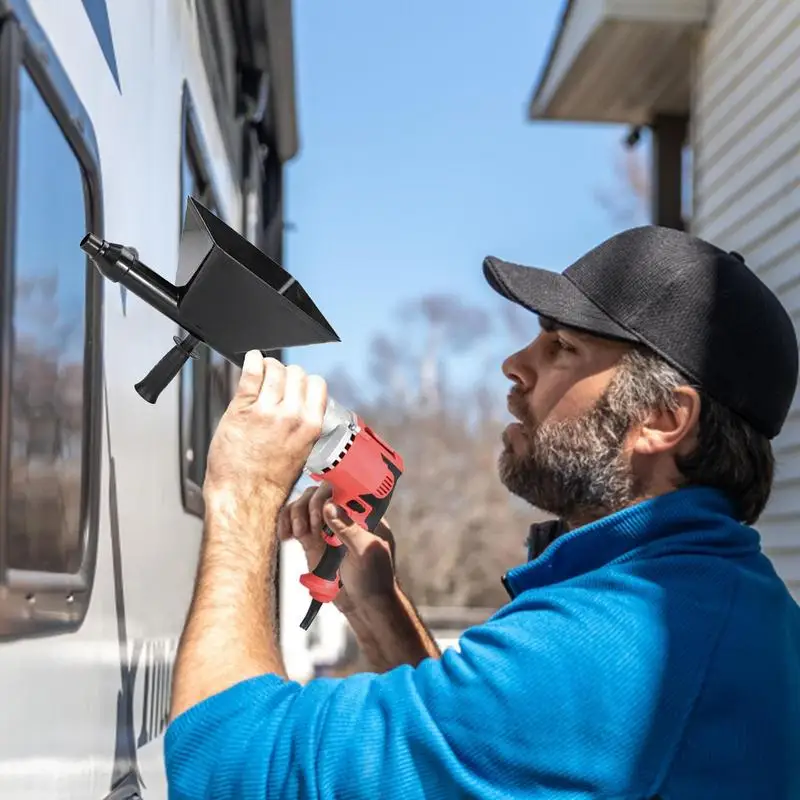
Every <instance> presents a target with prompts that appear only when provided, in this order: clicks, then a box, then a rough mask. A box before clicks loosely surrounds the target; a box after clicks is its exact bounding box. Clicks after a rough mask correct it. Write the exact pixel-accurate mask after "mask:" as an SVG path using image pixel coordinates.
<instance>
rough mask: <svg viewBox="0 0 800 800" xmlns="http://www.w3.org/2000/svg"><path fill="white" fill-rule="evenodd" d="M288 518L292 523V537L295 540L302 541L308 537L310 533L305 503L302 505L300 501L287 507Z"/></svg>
mask: <svg viewBox="0 0 800 800" xmlns="http://www.w3.org/2000/svg"><path fill="white" fill-rule="evenodd" d="M304 494H305V492H304ZM301 499H302V498H301ZM289 517H290V518H291V521H292V535H293V536H294V538H295V539H298V540H302V539H304V538H306V537H308V536H310V534H311V533H312V531H311V526H310V524H309V518H308V504H307V503H303V502H301V501H300V500H297V501H295V502H294V503H292V505H291V506H289Z"/></svg>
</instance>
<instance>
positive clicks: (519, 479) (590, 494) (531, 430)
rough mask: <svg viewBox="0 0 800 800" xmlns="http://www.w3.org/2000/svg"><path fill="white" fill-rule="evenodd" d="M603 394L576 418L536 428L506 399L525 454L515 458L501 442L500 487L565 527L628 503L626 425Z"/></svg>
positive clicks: (632, 489) (632, 492) (633, 489)
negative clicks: (523, 441)
mask: <svg viewBox="0 0 800 800" xmlns="http://www.w3.org/2000/svg"><path fill="white" fill-rule="evenodd" d="M609 391H613V389H612V387H609V390H607V391H606V392H605V393H604V394H603V396H602V397H601V398H600V399H599V400H598V401H597V403H595V405H594V406H593V407H592V408H591V409H590V410H589V411H588V412H587V413H585V414H583V415H582V416H580V417H576V418H574V419H570V420H563V421H559V422H544V423H543V424H541V425H537V424H536V422H535V420H533V419H531V416H530V413H529V412H528V408H527V406H526V405H524V404H523V403H522V402H521V400H520V399H519V398H518V397H516V396H515V395H514V394H513V393H512V396H511V400H510V402H511V404H512V407H513V410H514V411H515V412H516V413H517V416H518V417H520V418H521V420H522V425H523V428H522V429H521V431H520V432H521V433H522V435H523V436H524V437H525V438H526V439H527V448H526V449H525V452H524V453H516V452H515V451H514V449H513V447H512V444H511V442H510V441H509V440H507V439H505V437H504V440H505V448H504V450H503V452H502V454H501V455H500V460H499V471H500V480H501V481H502V482H503V484H504V485H505V487H506V488H507V489H508V490H509V491H510V492H512V493H513V494H515V495H518V496H519V497H521V498H522V499H523V500H526V501H527V502H529V503H530V504H531V505H533V506H535V507H536V508H539V509H541V510H542V511H546V512H549V513H551V514H554V515H556V516H557V517H559V518H560V519H563V520H567V521H571V520H586V519H587V518H588V519H594V518H598V517H601V516H605V515H607V514H611V513H613V512H615V511H619V510H620V509H622V508H625V507H626V506H628V505H630V504H631V503H633V502H634V501H635V498H636V496H637V494H638V493H639V486H638V481H637V480H636V479H635V477H634V475H633V473H632V470H631V466H630V463H629V461H628V459H627V458H626V456H625V453H624V445H625V436H626V434H627V432H628V430H629V429H630V425H631V422H632V419H631V415H630V414H624V413H622V412H620V411H619V410H617V409H615V408H614V407H612V405H611V403H610V402H609Z"/></svg>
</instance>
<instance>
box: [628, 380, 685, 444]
mask: <svg viewBox="0 0 800 800" xmlns="http://www.w3.org/2000/svg"><path fill="white" fill-rule="evenodd" d="M673 394H674V399H675V407H674V408H672V409H659V410H656V411H652V412H651V413H650V414H649V416H648V417H647V418H646V419H645V421H644V422H643V423H641V424H640V426H639V430H638V435H637V436H636V438H635V440H634V442H633V452H634V453H636V454H638V455H657V454H659V453H667V452H670V451H671V452H674V453H675V455H685V454H687V453H689V452H691V450H692V449H693V448H694V446H695V442H696V438H697V424H698V421H699V419H700V403H701V400H700V395H699V394H698V392H697V390H696V389H693V388H692V387H691V386H679V387H678V388H677V389H675V391H674V393H673Z"/></svg>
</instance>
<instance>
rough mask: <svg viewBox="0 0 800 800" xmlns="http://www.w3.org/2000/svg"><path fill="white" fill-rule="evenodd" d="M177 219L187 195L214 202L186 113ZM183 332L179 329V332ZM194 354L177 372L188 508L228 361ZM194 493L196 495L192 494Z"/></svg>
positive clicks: (222, 403) (221, 401)
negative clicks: (178, 374)
mask: <svg viewBox="0 0 800 800" xmlns="http://www.w3.org/2000/svg"><path fill="white" fill-rule="evenodd" d="M180 176H181V190H180V203H181V205H180V219H181V226H182V225H183V216H184V213H185V211H186V198H187V196H189V195H190V196H192V197H194V198H195V199H196V200H198V201H199V202H200V203H202V204H203V205H204V206H205V207H206V208H208V209H209V210H211V211H212V212H213V213H217V204H216V202H215V199H214V193H213V191H212V188H211V185H210V183H209V181H208V179H207V176H206V174H205V172H204V170H203V168H202V162H201V159H200V157H199V152H198V147H197V138H196V132H195V130H194V128H193V126H192V124H191V118H190V117H189V115H188V114H187V117H186V119H185V136H184V142H183V147H182V152H181V169H180ZM185 335H186V332H185V331H181V336H185ZM196 352H197V358H193V359H190V360H189V361H188V362H187V363H186V365H185V366H184V367H183V369H182V370H181V376H180V381H181V384H180V397H181V405H180V413H181V420H180V429H181V453H182V456H181V457H182V464H183V467H182V469H183V476H184V479H185V481H187V482H188V484H189V485H188V487H187V486H184V489H185V490H186V489H187V488H188V489H189V492H186V491H185V493H184V501H185V502H186V504H187V508H188V509H189V510H192V511H195V512H199V510H200V507H199V506H198V505H197V502H196V499H197V498H196V495H197V491H196V490H197V489H198V488H199V487H202V485H203V480H204V478H205V467H206V455H207V453H208V446H209V444H210V443H211V437H212V436H213V434H214V431H215V430H216V427H217V424H218V423H219V420H220V417H221V416H222V414H223V413H224V412H225V409H226V408H227V404H228V392H229V388H228V387H229V379H228V375H229V372H228V362H227V361H226V360H225V359H224V358H222V357H221V356H219V355H217V354H216V353H214V352H212V351H210V350H209V349H208V348H207V347H205V346H200V347H199V348H198V349H197V351H196ZM193 495H195V496H194V497H193Z"/></svg>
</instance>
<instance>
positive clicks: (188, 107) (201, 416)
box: [178, 81, 230, 518]
mask: <svg viewBox="0 0 800 800" xmlns="http://www.w3.org/2000/svg"><path fill="white" fill-rule="evenodd" d="M180 131H181V143H180V149H179V157H178V186H179V190H178V191H179V197H180V203H179V204H178V208H179V219H180V227H179V230H182V229H183V215H184V213H185V211H186V197H187V193H186V191H185V189H184V186H183V161H184V158H185V157H186V158H187V160H188V161H189V162H190V164H191V168H192V171H193V172H194V173H195V174H197V175H199V176H200V178H201V180H202V182H203V185H204V187H206V191H207V192H208V193H210V195H211V197H212V198H213V201H214V206H215V208H216V213H217V214H220V215H222V212H221V209H220V194H219V191H218V187H217V184H216V181H215V180H214V176H213V174H212V173H211V170H210V169H209V166H208V165H209V164H210V163H211V159H210V156H209V153H208V148H207V147H206V143H205V140H204V138H203V135H202V133H201V129H200V124H199V121H198V118H197V112H196V111H195V106H194V102H193V100H192V93H191V89H190V87H189V84H188V83H187V82H186V81H184V82H183V90H182V97H181V126H180ZM187 144H188V147H189V152H188V153H187V151H186V147H187ZM194 364H195V365H199V368H195V369H194V370H192V373H191V374H192V377H193V386H192V393H193V397H194V398H195V401H196V399H200V400H201V404H198V409H199V411H200V412H201V413H195V415H194V417H193V424H194V427H195V429H196V431H203V432H205V431H207V430H208V428H209V424H210V391H209V390H210V373H209V365H210V364H209V351H208V350H207V348H205V347H201V348H200V352H199V353H198V358H197V359H196V360H195V362H194ZM187 374H188V372H187V370H186V369H183V370H181V374H180V379H179V390H178V443H179V444H178V469H179V470H180V485H181V499H182V503H183V508H184V511H186V512H187V513H188V514H191V515H193V516H197V517H201V518H202V517H203V515H204V514H205V503H204V502H203V487H202V486H199V485H198V484H197V483H196V482H195V481H193V480H192V479H191V478H190V477H189V475H188V469H187V461H186V449H185V447H184V442H185V441H186V439H185V436H184V427H183V426H184V423H185V421H186V420H184V416H183V392H184V381H185V380H186V376H187ZM228 377H229V380H230V371H229V373H228ZM229 389H230V387H229ZM202 438H205V433H203V434H202ZM189 441H190V442H191V441H192V440H191V439H190V440H189ZM203 446H204V447H207V446H208V442H203ZM194 457H195V458H197V457H198V455H197V454H195V455H194ZM199 457H201V458H202V459H203V463H204V467H203V469H204V471H205V457H206V456H205V453H203V454H202V456H199Z"/></svg>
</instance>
